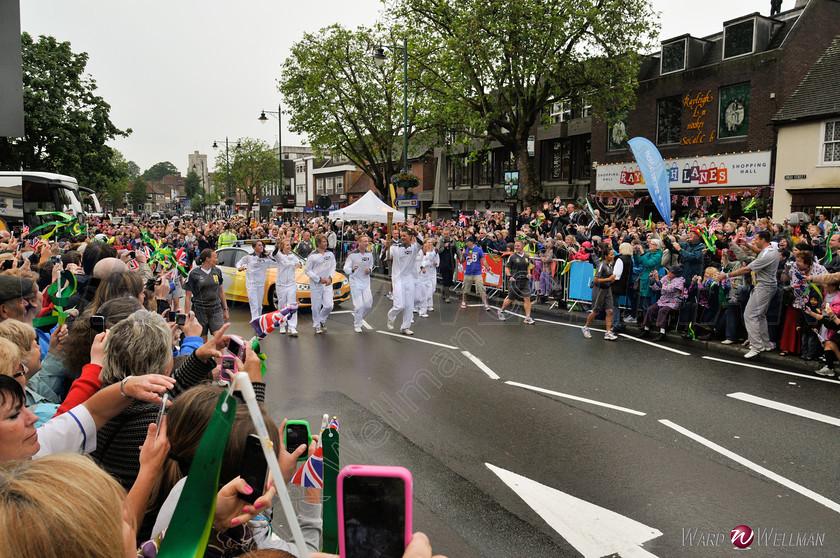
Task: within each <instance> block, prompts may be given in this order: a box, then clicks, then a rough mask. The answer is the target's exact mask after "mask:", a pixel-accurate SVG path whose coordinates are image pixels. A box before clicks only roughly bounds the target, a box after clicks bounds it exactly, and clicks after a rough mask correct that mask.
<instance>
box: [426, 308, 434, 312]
mask: <svg viewBox="0 0 840 558" xmlns="http://www.w3.org/2000/svg"><path fill="white" fill-rule="evenodd" d="M434 311H435V309H434V308H432V307H429V309H428V310H426V312H434Z"/></svg>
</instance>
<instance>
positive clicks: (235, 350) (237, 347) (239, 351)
mask: <svg viewBox="0 0 840 558" xmlns="http://www.w3.org/2000/svg"><path fill="white" fill-rule="evenodd" d="M227 350H228V352H229V353H230V354H232V355H233V356H235V357H238V358H239V360H241V361H242V362H245V342H244V341H243V340H242V338H241V337H239V336H238V335H231V336H230V342H229V343H228V346H227Z"/></svg>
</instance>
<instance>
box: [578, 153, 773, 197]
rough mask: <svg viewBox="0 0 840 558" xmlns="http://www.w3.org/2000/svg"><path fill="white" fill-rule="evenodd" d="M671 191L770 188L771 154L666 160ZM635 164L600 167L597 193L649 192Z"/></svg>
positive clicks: (596, 187)
mask: <svg viewBox="0 0 840 558" xmlns="http://www.w3.org/2000/svg"><path fill="white" fill-rule="evenodd" d="M665 168H666V169H667V170H668V182H669V185H670V189H671V190H680V189H683V190H685V189H689V188H698V187H701V186H705V187H710V188H713V187H721V188H740V187H742V186H746V187H750V186H752V187H754V186H766V185H769V184H770V152H769V151H756V152H754V153H738V154H732V155H710V156H707V157H689V158H683V159H667V160H666V161H665ZM646 188H647V186H646V185H645V182H644V179H643V178H642V172H641V171H640V170H639V165H637V164H636V163H617V164H614V165H598V170H597V172H596V175H595V190H596V191H615V190H634V189H641V190H643V189H646Z"/></svg>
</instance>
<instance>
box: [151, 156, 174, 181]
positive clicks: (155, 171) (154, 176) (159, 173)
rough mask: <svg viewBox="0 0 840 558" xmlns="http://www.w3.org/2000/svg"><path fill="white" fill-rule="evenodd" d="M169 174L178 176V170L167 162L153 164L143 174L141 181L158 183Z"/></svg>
mask: <svg viewBox="0 0 840 558" xmlns="http://www.w3.org/2000/svg"><path fill="white" fill-rule="evenodd" d="M169 174H174V175H176V176H177V175H180V174H181V173H180V172H179V171H178V168H177V167H176V166H175V165H173V164H172V163H170V162H169V161H162V162H160V163H155V164H154V165H152V166H151V167H149V168H148V169H146V172H144V173H143V180H146V181H148V182H160V181H161V180H163V177H164V176H167V175H169Z"/></svg>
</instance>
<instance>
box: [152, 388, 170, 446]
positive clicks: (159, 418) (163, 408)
mask: <svg viewBox="0 0 840 558" xmlns="http://www.w3.org/2000/svg"><path fill="white" fill-rule="evenodd" d="M167 401H169V394H168V393H164V394H163V401H161V403H160V409H159V410H158V416H157V421H156V424H157V430H156V431H155V440H157V437H158V434H160V423H161V422H163V417H165V416H166V402H167Z"/></svg>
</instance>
